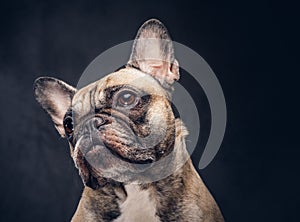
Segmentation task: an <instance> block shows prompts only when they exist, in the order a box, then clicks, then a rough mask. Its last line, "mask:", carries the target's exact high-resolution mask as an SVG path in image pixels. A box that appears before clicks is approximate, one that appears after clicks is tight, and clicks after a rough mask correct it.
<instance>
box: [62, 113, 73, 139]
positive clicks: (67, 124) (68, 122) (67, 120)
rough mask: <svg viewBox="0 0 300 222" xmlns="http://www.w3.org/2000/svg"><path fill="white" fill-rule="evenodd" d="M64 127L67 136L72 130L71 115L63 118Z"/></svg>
mask: <svg viewBox="0 0 300 222" xmlns="http://www.w3.org/2000/svg"><path fill="white" fill-rule="evenodd" d="M64 128H65V131H66V134H67V136H71V135H72V133H73V131H74V126H73V119H72V117H71V116H67V117H66V118H65V119H64Z"/></svg>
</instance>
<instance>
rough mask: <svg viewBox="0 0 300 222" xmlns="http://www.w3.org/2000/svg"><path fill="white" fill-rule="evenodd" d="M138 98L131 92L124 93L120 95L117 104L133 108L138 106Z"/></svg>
mask: <svg viewBox="0 0 300 222" xmlns="http://www.w3.org/2000/svg"><path fill="white" fill-rule="evenodd" d="M137 102H138V97H137V95H136V94H135V93H133V92H131V91H123V92H121V93H119V94H118V97H117V104H118V105H119V106H122V107H129V106H130V107H133V106H135V105H136V104H137Z"/></svg>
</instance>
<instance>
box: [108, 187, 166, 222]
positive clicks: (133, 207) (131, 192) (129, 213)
mask: <svg viewBox="0 0 300 222" xmlns="http://www.w3.org/2000/svg"><path fill="white" fill-rule="evenodd" d="M125 189H126V192H127V198H126V200H125V201H124V202H123V203H120V211H121V215H120V216H119V217H118V218H117V219H116V220H114V222H128V221H130V222H140V221H143V222H148V221H149V222H159V221H160V220H159V217H157V216H156V207H155V203H154V201H152V200H151V199H150V197H149V191H147V190H141V189H140V188H139V187H138V186H137V185H126V186H125Z"/></svg>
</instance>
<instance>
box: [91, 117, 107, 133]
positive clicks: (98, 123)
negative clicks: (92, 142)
mask: <svg viewBox="0 0 300 222" xmlns="http://www.w3.org/2000/svg"><path fill="white" fill-rule="evenodd" d="M105 123H106V121H105V119H103V118H101V117H95V118H94V121H93V124H94V127H95V128H96V129H98V130H99V129H100V127H101V126H103V125H104V124H105Z"/></svg>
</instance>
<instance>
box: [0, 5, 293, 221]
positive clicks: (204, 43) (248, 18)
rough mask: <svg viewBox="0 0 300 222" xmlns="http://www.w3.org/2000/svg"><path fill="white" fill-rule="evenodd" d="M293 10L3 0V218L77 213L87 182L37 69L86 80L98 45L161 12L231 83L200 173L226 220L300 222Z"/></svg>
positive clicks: (126, 36)
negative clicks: (299, 218) (215, 141)
mask: <svg viewBox="0 0 300 222" xmlns="http://www.w3.org/2000/svg"><path fill="white" fill-rule="evenodd" d="M294 9H296V7H295V6H292V5H289V3H287V2H286V3H285V4H284V5H282V4H281V3H279V2H276V1H249V2H245V1H236V2H232V1H231V2H228V1H219V2H216V1H199V2H197V3H193V2H189V1H163V2H159V1H158V2H155V1H152V0H151V1H133V2H127V3H125V2H116V1H108V0H106V1H86V2H85V1H82V2H75V1H70V2H59V1H58V2H56V1H10V2H4V1H1V5H0V25H1V26H0V28H1V35H0V92H1V93H0V101H1V115H0V120H1V128H0V130H1V133H0V158H1V159H0V160H1V161H0V169H1V182H0V221H45V222H46V221H69V220H70V218H71V216H72V214H73V212H74V210H75V209H76V205H77V202H78V200H79V198H80V192H81V190H82V183H81V181H80V178H79V176H78V173H77V171H76V170H75V169H74V166H73V163H72V160H71V158H70V157H69V154H68V152H69V151H68V147H67V142H66V141H65V140H63V139H59V137H58V134H57V133H56V132H55V130H54V128H53V126H52V123H51V121H50V119H49V118H48V117H47V116H46V114H45V113H43V112H42V110H41V109H40V107H39V106H38V104H37V103H36V102H35V100H34V98H33V93H32V84H33V81H34V79H35V78H37V77H38V76H41V75H49V76H54V77H57V78H60V79H63V80H65V81H67V82H68V83H70V84H73V85H75V84H76V82H77V80H78V78H79V77H80V75H81V73H82V72H83V70H84V69H85V68H86V66H87V65H88V64H89V63H90V62H91V61H92V60H93V59H94V58H95V57H96V56H97V55H99V54H100V53H101V52H103V51H104V50H106V49H108V48H110V47H112V46H114V45H116V44H118V43H121V42H124V41H128V40H131V39H132V38H133V37H134V35H135V32H136V30H137V28H138V27H139V25H141V23H142V22H144V21H145V20H146V19H148V18H152V17H155V18H158V19H161V20H162V21H163V22H164V23H165V25H166V26H167V27H168V29H169V31H170V33H171V35H172V37H173V39H174V40H175V41H177V42H180V43H183V44H185V45H187V46H189V47H190V48H192V49H193V50H195V51H197V52H198V53H199V54H200V55H201V56H202V57H203V58H204V59H205V60H206V61H207V62H208V64H209V65H210V66H211V67H212V69H213V70H214V72H215V73H216V75H217V77H218V79H219V81H220V83H221V85H222V87H223V90H224V94H225V98H226V102H227V109H228V125H227V131H226V135H225V138H224V141H223V144H222V147H221V149H220V152H219V153H218V155H217V156H216V158H215V159H214V161H213V162H212V163H211V164H210V165H209V166H208V167H207V168H206V169H204V170H201V171H200V174H201V175H202V177H203V179H204V181H205V182H206V184H207V186H208V187H209V189H210V190H211V192H212V193H213V195H214V196H215V198H216V200H217V202H218V203H219V205H220V207H221V209H222V211H223V214H224V217H225V219H226V221H296V212H297V207H299V206H297V199H298V194H299V191H297V190H298V189H297V188H298V185H299V183H298V181H297V180H296V177H297V174H296V172H297V171H296V169H297V163H296V162H297V157H298V155H299V150H298V149H296V148H297V146H296V145H295V144H294V143H293V142H292V139H291V137H292V135H293V131H294V132H295V129H296V128H295V127H294V128H291V127H288V125H287V124H284V123H285V122H292V121H293V119H292V118H293V110H294V108H295V104H297V100H293V99H292V98H291V97H290V95H292V94H294V95H297V94H296V93H297V90H296V89H297V88H295V87H296V85H294V87H293V86H292V85H293V84H294V83H295V81H293V80H292V77H293V76H294V75H295V73H296V72H295V70H294V69H293V67H292V64H295V62H296V57H295V55H296V54H297V53H296V51H294V49H293V48H291V45H292V44H290V43H291V42H292V40H293V39H296V38H295V37H294V35H293V34H292V33H291V32H290V30H292V29H296V28H297V26H299V24H298V22H297V20H296V16H295V14H294V13H296V10H294ZM296 24H297V26H296ZM184 78H185V77H184V76H183V77H182V79H183V80H182V81H183V82H184V81H185V84H189V83H188V81H190V80H188V79H184ZM187 78H188V77H187ZM196 93H197V90H196ZM199 93H200V90H199ZM285 93H287V94H285ZM288 95H289V96H288ZM285 111H288V113H285V114H284V112H285ZM204 122H205V121H204ZM298 131H299V130H298ZM296 132H297V131H296ZM206 133H207V132H206ZM204 134H205V131H204ZM298 148H299V147H298ZM200 154H201V152H200V151H197V152H195V154H194V156H193V159H194V160H195V161H196V162H197V160H198V159H199V158H200V156H199V155H200ZM298 205H299V202H298Z"/></svg>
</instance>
